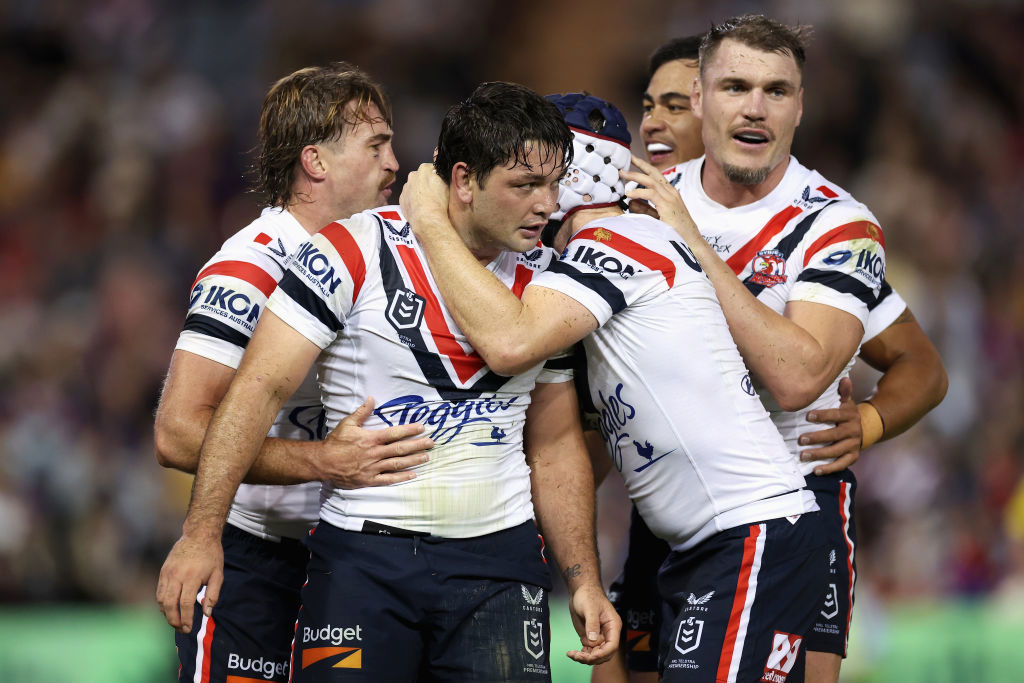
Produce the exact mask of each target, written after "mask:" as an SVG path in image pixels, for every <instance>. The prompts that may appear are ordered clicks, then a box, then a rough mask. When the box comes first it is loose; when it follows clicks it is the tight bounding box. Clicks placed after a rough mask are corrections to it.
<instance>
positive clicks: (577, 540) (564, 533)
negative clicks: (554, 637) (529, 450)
mask: <svg viewBox="0 0 1024 683" xmlns="http://www.w3.org/2000/svg"><path fill="white" fill-rule="evenodd" d="M532 469H533V475H532V483H533V506H534V512H535V514H536V516H537V524H538V526H539V527H540V531H541V533H542V534H543V536H544V540H545V545H546V546H547V547H548V548H550V550H551V555H552V557H553V558H554V561H555V566H556V567H557V570H558V572H559V573H560V574H561V575H562V579H563V580H564V581H565V584H566V586H567V587H568V589H569V591H570V593H572V592H575V591H576V589H577V588H579V587H580V586H583V585H586V584H597V585H600V584H601V571H600V566H599V563H598V559H597V544H596V542H595V540H594V537H595V533H594V482H593V478H592V475H591V471H590V465H589V462H588V460H587V459H586V457H585V456H584V454H583V452H582V451H578V452H577V453H576V454H573V455H570V454H569V452H567V451H566V450H560V452H559V453H553V454H552V455H551V457H548V458H541V459H539V460H536V461H534V463H533V465H532Z"/></svg>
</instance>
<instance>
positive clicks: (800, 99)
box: [796, 86, 804, 126]
mask: <svg viewBox="0 0 1024 683" xmlns="http://www.w3.org/2000/svg"><path fill="white" fill-rule="evenodd" d="M796 105H797V109H796V125H798V126H799V125H800V119H802V118H803V116H804V87H803V86H800V89H799V90H798V91H797V93H796Z"/></svg>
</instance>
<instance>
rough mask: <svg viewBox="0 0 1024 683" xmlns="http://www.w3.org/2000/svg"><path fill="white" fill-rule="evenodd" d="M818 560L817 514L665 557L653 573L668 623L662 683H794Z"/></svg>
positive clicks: (822, 565) (820, 574) (816, 588)
mask: <svg viewBox="0 0 1024 683" xmlns="http://www.w3.org/2000/svg"><path fill="white" fill-rule="evenodd" d="M826 558H827V553H826V552H825V533H824V529H823V528H822V524H821V515H820V513H817V512H811V513H805V514H803V515H799V516H798V517H795V518H780V519H772V520H768V521H766V522H761V523H758V524H750V525H744V526H739V527H735V528H733V529H728V530H726V531H723V532H721V533H718V534H716V535H714V536H712V537H711V538H709V539H707V540H706V541H704V542H702V543H700V544H699V545H697V546H696V547H694V548H691V549H690V550H687V551H685V552H675V551H673V552H671V553H670V554H669V556H668V559H667V560H666V561H665V564H664V565H663V566H662V568H661V571H660V572H659V573H658V587H659V589H660V591H661V594H662V596H663V597H664V598H665V600H666V602H668V605H669V607H670V608H671V611H672V613H673V614H674V617H673V618H672V619H671V620H668V619H666V621H665V624H664V625H663V627H662V633H661V645H660V648H661V652H660V654H661V656H660V665H661V669H662V679H661V680H662V681H663V683H676V682H678V681H687V682H688V683H692V682H695V681H701V682H703V681H707V682H709V683H710V682H711V681H721V682H725V681H763V682H765V683H785V682H786V680H791V681H802V680H803V676H804V652H805V650H804V647H803V641H804V638H805V635H806V633H807V632H808V631H809V630H810V628H811V624H812V623H813V620H814V615H815V614H816V613H817V610H818V606H819V605H820V602H821V585H822V583H823V582H824V580H825V573H826V571H827V559H826ZM790 676H792V678H790Z"/></svg>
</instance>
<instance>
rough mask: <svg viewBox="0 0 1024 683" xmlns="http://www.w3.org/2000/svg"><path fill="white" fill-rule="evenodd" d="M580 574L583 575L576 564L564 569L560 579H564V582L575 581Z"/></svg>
mask: <svg viewBox="0 0 1024 683" xmlns="http://www.w3.org/2000/svg"><path fill="white" fill-rule="evenodd" d="M582 573H583V570H582V569H581V568H580V565H579V564H578V563H577V564H574V565H573V566H571V567H566V568H565V570H564V571H563V572H562V578H563V579H565V580H566V581H568V580H569V579H575V578H576V577H577V576H579V575H580V574H582Z"/></svg>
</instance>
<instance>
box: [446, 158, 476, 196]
mask: <svg viewBox="0 0 1024 683" xmlns="http://www.w3.org/2000/svg"><path fill="white" fill-rule="evenodd" d="M450 187H451V191H452V193H454V195H455V197H456V199H458V200H459V201H460V202H462V203H463V204H472V203H473V190H474V188H475V187H477V184H476V183H475V182H473V173H472V172H471V171H470V170H469V166H467V165H466V162H465V161H459V162H456V164H455V165H454V166H452V182H451V185H450Z"/></svg>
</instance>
